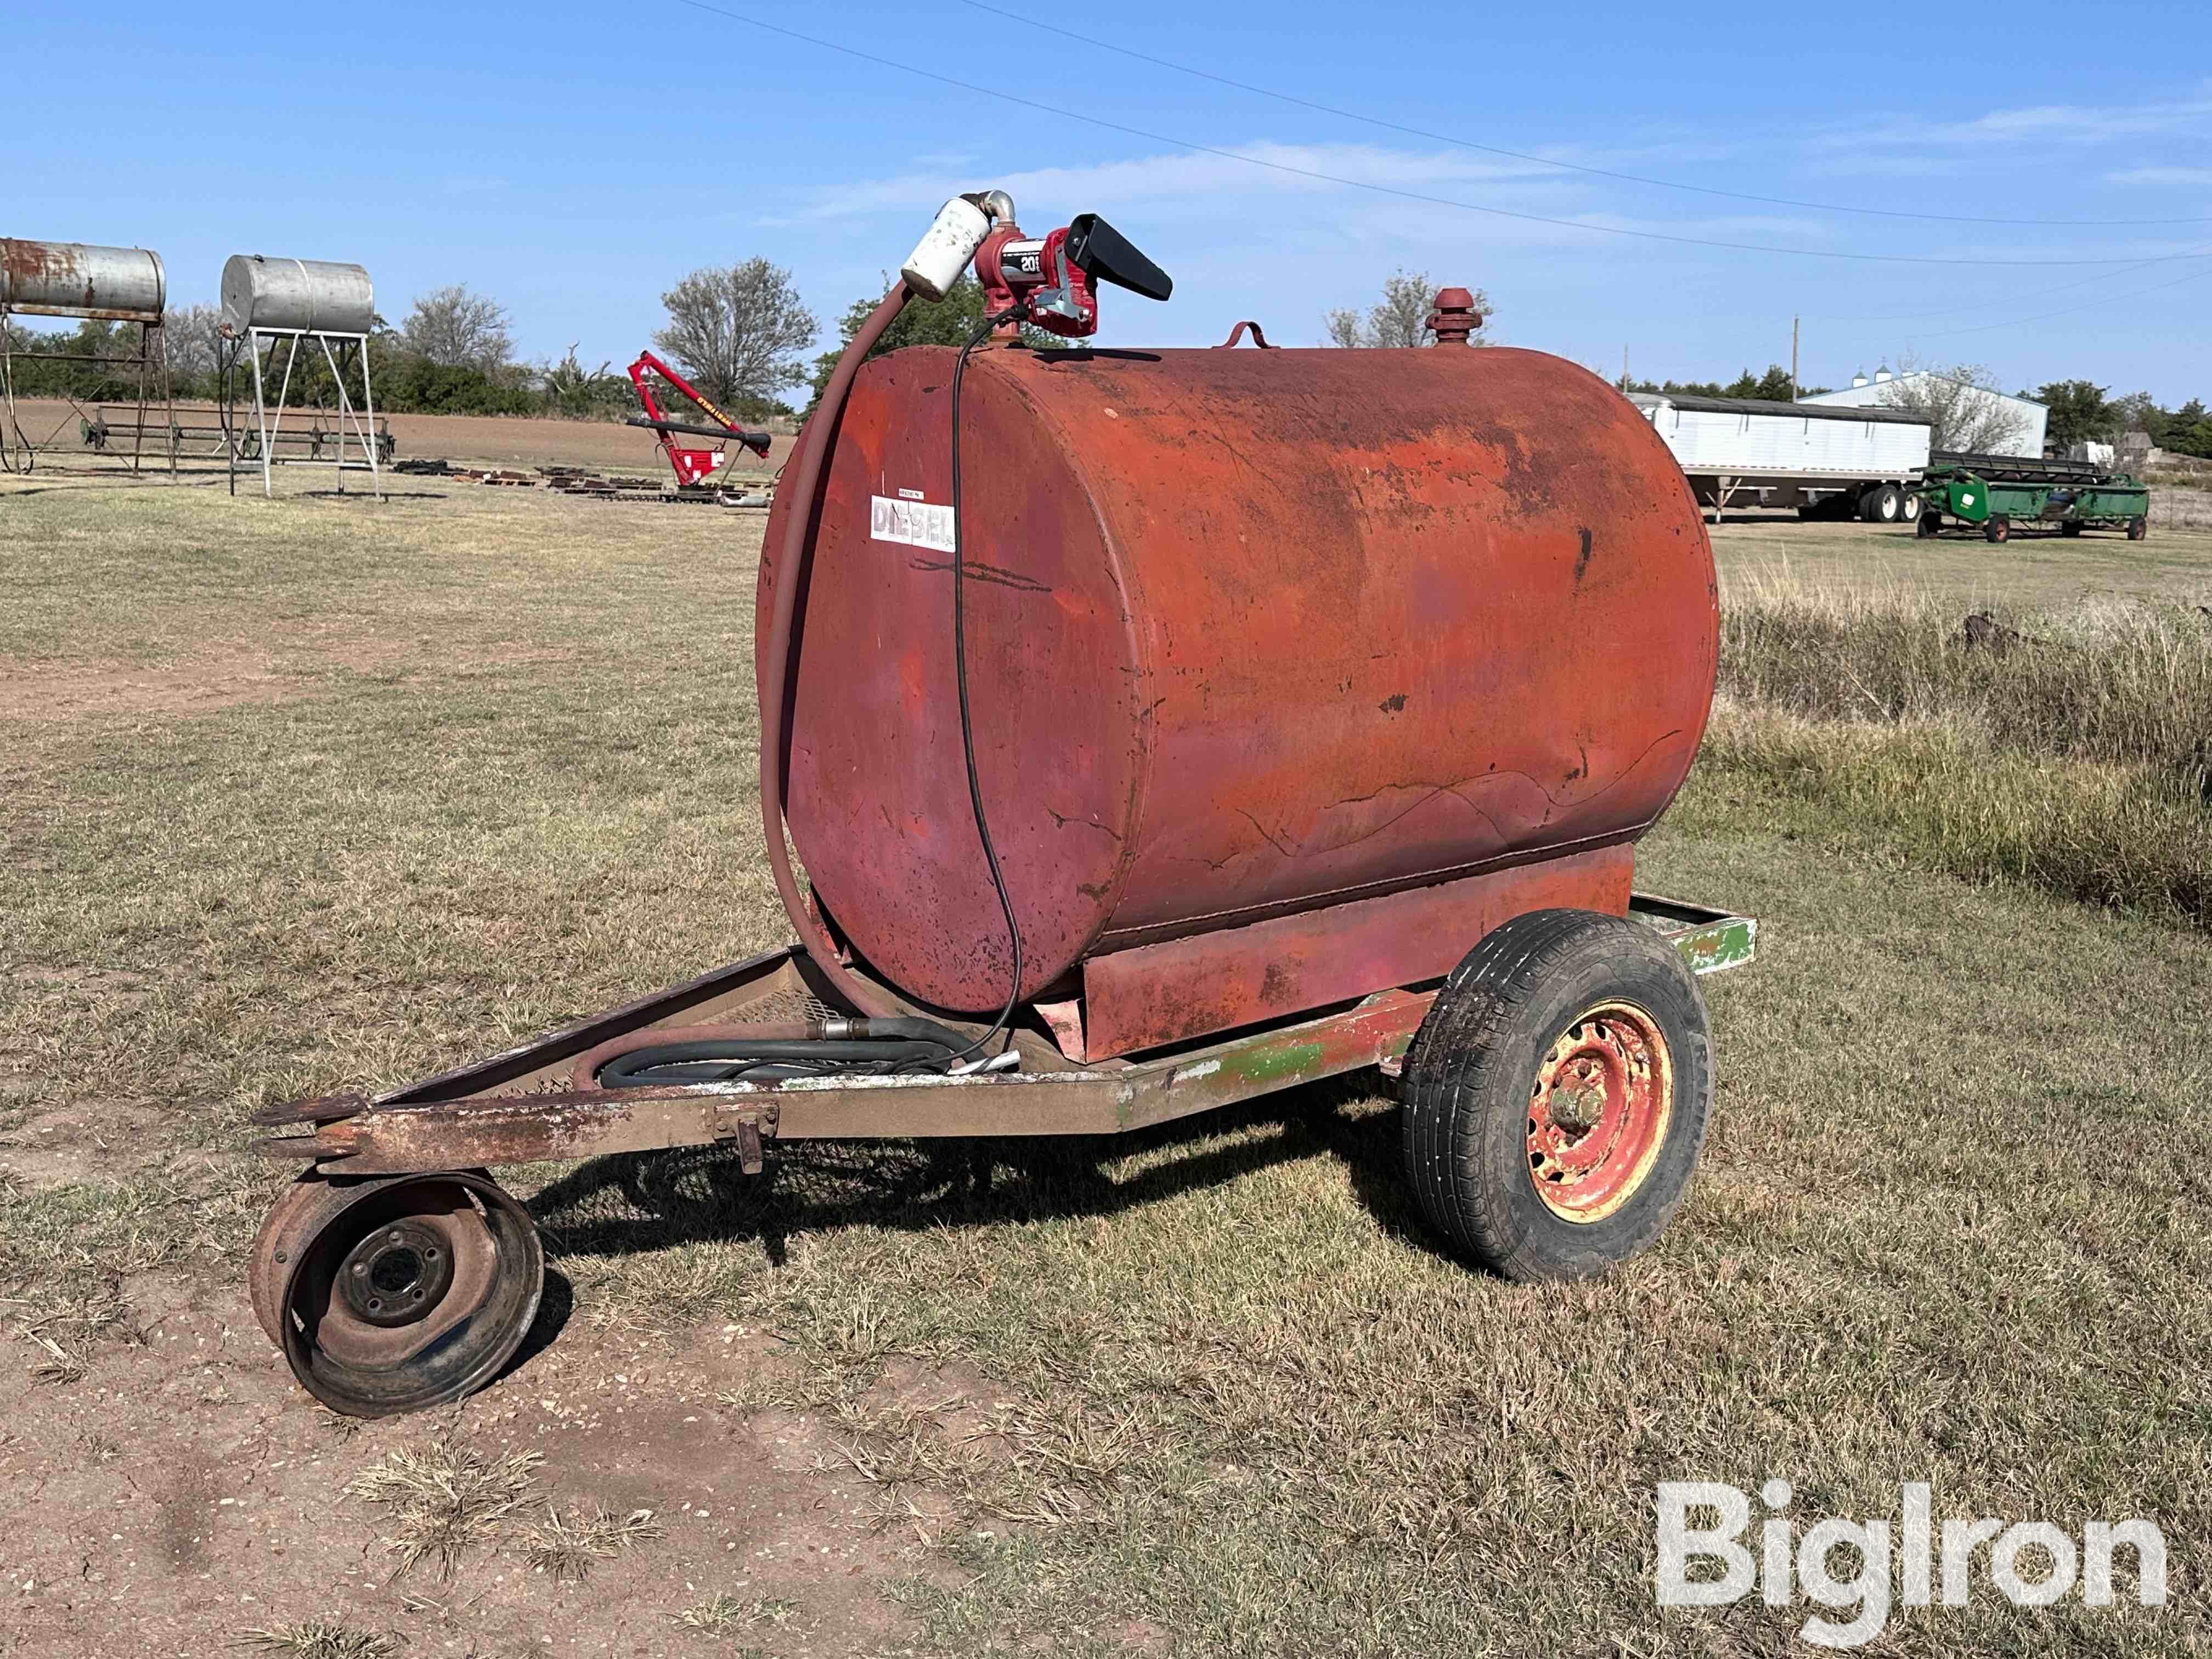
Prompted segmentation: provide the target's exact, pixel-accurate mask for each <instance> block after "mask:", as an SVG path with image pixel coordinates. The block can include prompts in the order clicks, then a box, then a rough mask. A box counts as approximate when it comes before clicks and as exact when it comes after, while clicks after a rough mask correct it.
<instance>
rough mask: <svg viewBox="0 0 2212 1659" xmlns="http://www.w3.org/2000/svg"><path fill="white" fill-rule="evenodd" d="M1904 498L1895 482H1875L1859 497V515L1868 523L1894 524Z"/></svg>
mask: <svg viewBox="0 0 2212 1659" xmlns="http://www.w3.org/2000/svg"><path fill="white" fill-rule="evenodd" d="M1904 499H1905V496H1904V492H1903V491H1902V490H1900V489H1898V487H1897V486H1896V485H1895V484H1876V485H1875V487H1874V488H1873V489H1869V490H1868V491H1867V492H1866V493H1865V494H1864V495H1861V496H1860V497H1859V517H1860V518H1861V519H1863V520H1865V521H1866V522H1867V523H1868V524H1895V523H1896V522H1897V516H1898V514H1899V513H1900V512H1901V511H1903V509H1904Z"/></svg>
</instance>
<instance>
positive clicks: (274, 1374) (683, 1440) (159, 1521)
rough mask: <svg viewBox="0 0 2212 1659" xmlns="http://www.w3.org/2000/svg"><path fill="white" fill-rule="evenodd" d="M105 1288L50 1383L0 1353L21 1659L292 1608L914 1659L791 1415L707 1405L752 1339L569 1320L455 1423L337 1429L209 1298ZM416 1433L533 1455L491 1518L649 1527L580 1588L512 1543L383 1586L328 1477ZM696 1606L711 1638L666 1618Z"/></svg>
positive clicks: (850, 1519)
mask: <svg viewBox="0 0 2212 1659" xmlns="http://www.w3.org/2000/svg"><path fill="white" fill-rule="evenodd" d="M131 1303H132V1308H133V1319H132V1320H131V1324H132V1325H133V1326H134V1327H135V1330H134V1333H133V1337H132V1339H131V1340H119V1341H114V1342H110V1343H106V1344H104V1345H100V1346H94V1348H93V1349H92V1350H91V1351H90V1352H88V1353H86V1354H85V1355H84V1356H83V1358H84V1359H85V1362H86V1364H87V1365H88V1370H87V1372H86V1374H85V1375H84V1376H82V1378H81V1379H79V1380H77V1381H76V1382H74V1383H67V1384H63V1385H56V1384H54V1383H41V1382H36V1381H33V1378H32V1372H33V1367H34V1364H35V1363H36V1362H37V1361H38V1359H39V1358H40V1352H39V1351H38V1350H36V1349H35V1348H34V1347H33V1345H32V1344H31V1343H29V1342H28V1341H27V1340H13V1341H10V1340H0V1421H4V1422H5V1423H6V1424H7V1425H8V1431H7V1432H6V1433H5V1434H4V1435H0V1484H4V1486H6V1488H7V1489H8V1491H9V1492H10V1493H11V1495H12V1501H11V1504H10V1509H11V1511H12V1512H13V1513H12V1518H13V1521H14V1523H15V1524H14V1525H13V1526H12V1527H11V1528H9V1531H8V1534H6V1536H5V1537H4V1539H0V1565H4V1568H5V1571H6V1575H7V1586H6V1597H7V1604H8V1607H9V1624H10V1626H11V1627H12V1628H13V1629H14V1630H15V1632H16V1640H17V1642H18V1643H19V1644H21V1647H22V1649H23V1650H24V1651H27V1652H72V1653H93V1652H104V1653H207V1652H213V1651H216V1650H219V1649H221V1648H222V1646H223V1645H224V1644H226V1643H228V1642H230V1641H233V1640H235V1639H236V1638H238V1637H239V1636H240V1634H241V1633H242V1632H246V1631H250V1630H254V1629H262V1628H271V1627H276V1626H284V1625H289V1624H295V1623H297V1622H300V1621H301V1620H309V1619H327V1620H334V1621H337V1622H339V1623H342V1624H343V1625H345V1626H349V1627H351V1628H355V1629H358V1630H362V1631H381V1632H391V1633H392V1634H394V1635H396V1636H398V1637H399V1638H402V1640H403V1641H404V1643H405V1644H406V1648H405V1650H406V1651H410V1652H411V1651H418V1650H420V1651H440V1650H446V1649H447V1648H452V1649H453V1650H457V1651H466V1652H473V1653H478V1654H484V1655H492V1654H501V1655H507V1654H523V1653H537V1652H543V1651H546V1650H547V1647H546V1641H547V1637H548V1633H549V1632H554V1633H556V1636H555V1638H554V1639H555V1643H556V1646H557V1648H558V1650H560V1651H562V1652H564V1653H566V1652H572V1651H573V1652H584V1653H620V1654H623V1655H640V1654H666V1655H690V1654H708V1653H714V1652H726V1651H729V1650H731V1649H732V1646H734V1647H736V1648H738V1649H743V1648H744V1647H746V1646H750V1647H752V1648H755V1649H758V1650H763V1651H765V1652H766V1653H769V1654H773V1655H779V1656H793V1659H796V1656H808V1655H816V1654H820V1655H831V1654H845V1653H850V1652H854V1651H861V1650H866V1651H874V1650H878V1648H880V1647H881V1646H883V1645H884V1644H887V1643H893V1644H898V1645H900V1646H902V1648H904V1649H906V1650H916V1649H915V1648H913V1647H912V1645H911V1644H913V1643H914V1640H915V1638H914V1634H913V1632H912V1631H911V1629H910V1623H911V1621H910V1620H909V1618H908V1615H907V1613H905V1612H904V1611H903V1610H902V1608H901V1607H899V1606H898V1605H897V1603H896V1601H893V1600H891V1599H890V1598H889V1597H888V1596H887V1595H885V1594H884V1587H885V1586H886V1585H887V1584H889V1583H891V1582H892V1581H893V1580H896V1579H897V1578H899V1577H906V1576H912V1575H921V1576H926V1577H927V1576H935V1575H936V1574H937V1573H938V1572H939V1571H941V1569H940V1568H939V1565H937V1563H936V1562H935V1560H934V1559H933V1558H932V1557H931V1556H930V1555H929V1553H927V1551H925V1550H924V1549H923V1548H922V1547H921V1545H920V1544H919V1543H917V1542H916V1541H915V1540H913V1539H912V1538H911V1537H909V1536H907V1535H904V1534H902V1533H900V1532H899V1531H897V1530H896V1529H890V1528H883V1527H881V1526H879V1525H878V1524H877V1523H876V1522H874V1521H873V1520H872V1516H871V1513H870V1510H869V1509H868V1506H867V1504H866V1502H865V1501H864V1500H865V1498H866V1492H865V1487H866V1482H864V1481H861V1480H859V1479H858V1478H856V1477H854V1475H853V1474H851V1472H850V1471H849V1470H846V1471H839V1470H837V1469H836V1468H835V1467H834V1460H833V1459H832V1458H831V1457H830V1456H829V1455H828V1454H829V1440H828V1435H827V1431H826V1430H825V1429H824V1427H823V1425H822V1424H821V1423H820V1422H819V1421H818V1420H816V1419H804V1418H784V1417H781V1416H777V1417H775V1418H774V1419H772V1420H770V1419H756V1418H755V1417H754V1416H752V1415H750V1414H748V1413H744V1412H742V1411H739V1410H736V1409H732V1408H731V1407H726V1406H725V1405H722V1404H720V1403H718V1400H717V1395H718V1394H720V1392H722V1391H725V1390H726V1389H728V1388H729V1387H730V1386H731V1384H732V1383H733V1382H735V1381H737V1380H738V1378H739V1377H740V1376H742V1374H743V1373H744V1370H746V1369H747V1368H748V1367H750V1366H753V1365H756V1364H759V1363H760V1361H761V1358H762V1354H763V1348H764V1347H765V1344H764V1343H763V1341H762V1340H761V1339H759V1338H758V1337H757V1336H750V1335H745V1334H739V1333H737V1332H734V1331H726V1332H724V1333H721V1334H720V1335H719V1336H717V1335H714V1334H708V1335H706V1336H703V1337H702V1338H700V1339H698V1340H693V1341H689V1342H686V1343H683V1344H678V1345H675V1346H670V1345H667V1344H665V1343H662V1342H660V1341H659V1340H654V1339H640V1340H635V1341H625V1340H620V1339H619V1338H617V1337H616V1336H614V1335H611V1334H600V1333H594V1332H592V1331H589V1330H584V1329H577V1328H570V1329H568V1330H567V1331H566V1332H564V1333H563V1334H562V1336H561V1340H559V1341H558V1342H557V1343H556V1344H554V1345H553V1346H550V1347H548V1348H546V1349H544V1351H543V1352H538V1353H537V1354H535V1356H534V1357H532V1358H530V1359H528V1360H526V1362H525V1363H524V1364H522V1365H521V1366H520V1367H519V1368H518V1369H517V1370H515V1371H513V1373H511V1374H510V1375H509V1376H507V1379H506V1380H505V1381H504V1382H503V1383H501V1384H499V1385H498V1386H496V1387H495V1388H494V1389H491V1390H489V1392H488V1393H486V1394H483V1395H479V1396H477V1398H476V1399H474V1400H472V1401H469V1402H468V1403H467V1404H465V1405H464V1406H462V1407H459V1408H457V1409H455V1410H453V1411H448V1412H441V1413H435V1414H434V1415H430V1416H425V1417H422V1418H415V1419H400V1420H398V1421H396V1422H385V1423H373V1424H368V1425H360V1424H356V1423H352V1422H349V1421H347V1420H344V1419H334V1418H332V1417H331V1416H330V1414H329V1413H325V1412H324V1411H323V1410H321V1408H320V1407H317V1406H316V1405H315V1404H313V1401H310V1400H308V1398H307V1396H306V1395H304V1394H303V1393H302V1392H301V1390H300V1389H298V1388H297V1387H296V1385H295V1383H293V1381H292V1378H291V1376H290V1375H289V1373H288V1372H287V1371H286V1370H285V1368H284V1365H283V1362H282V1360H281V1359H279V1358H277V1356H276V1353H275V1352H273V1351H272V1350H271V1349H270V1346H269V1344H268V1343H267V1341H266V1340H264V1338H263V1336H262V1334H261V1332H260V1330H259V1329H258V1327H257V1326H256V1325H255V1324H254V1322H253V1319H252V1315H251V1314H250V1313H249V1312H248V1311H247V1310H246V1306H245V1304H244V1300H243V1297H242V1294H241V1292H240V1288H239V1286H238V1285H236V1284H235V1283H232V1282H228V1281H222V1280H218V1279H213V1278H209V1277H204V1276H191V1275H185V1274H182V1273H157V1274H149V1275H144V1276H142V1277H141V1278H140V1279H136V1280H134V1281H133V1282H132V1284H131ZM441 1440H446V1441H451V1442H453V1443H466V1444H467V1445H469V1446H471V1448H473V1449H477V1450H478V1451H480V1452H482V1453H483V1454H485V1455H498V1454H500V1453H502V1452H507V1451H526V1452H535V1453H538V1454H541V1455H543V1457H544V1462H543V1463H542V1464H540V1465H539V1466H538V1469H537V1470H536V1472H535V1474H534V1476H533V1479H532V1485H531V1489H530V1493H529V1497H528V1498H527V1500H526V1503H525V1504H524V1506H523V1508H522V1509H521V1510H519V1511H518V1513H517V1516H516V1519H517V1522H518V1523H520V1522H526V1521H529V1520H532V1519H536V1520H541V1521H542V1519H543V1517H544V1514H545V1512H546V1509H547V1506H549V1505H550V1506H551V1507H552V1508H553V1509H555V1510H559V1511H560V1512H562V1513H563V1514H568V1515H574V1514H577V1513H580V1512H585V1511H589V1510H596V1509H598V1508H599V1507H604V1508H605V1509H607V1510H615V1511H617V1512H622V1511H628V1510H639V1509H646V1510H652V1511H653V1521H654V1522H656V1523H657V1524H658V1527H659V1529H660V1531H659V1536H658V1537H653V1538H651V1539H649V1540H648V1541H642V1542H641V1543H639V1544H638V1545H637V1546H636V1547H634V1548H629V1549H625V1550H623V1552H621V1553H619V1554H617V1555H616V1556H614V1557H612V1558H611V1559H605V1560H601V1561H598V1562H595V1563H594V1564H592V1566H591V1567H590V1570H589V1571H588V1572H587V1573H586V1576H585V1577H582V1578H581V1579H580V1581H564V1580H563V1579H562V1578H561V1577H559V1576H558V1575H556V1574H554V1573H549V1572H547V1571H543V1570H542V1569H540V1568H538V1567H533V1566H532V1564H531V1561H530V1558H529V1556H528V1554H527V1552H526V1550H525V1549H524V1548H523V1547H521V1544H520V1538H519V1534H518V1536H513V1537H505V1538H501V1539H497V1540H492V1541H488V1542H487V1543H486V1544H485V1545H484V1546H483V1547H481V1548H479V1549H478V1550H477V1551H476V1552H475V1553H472V1554H471V1556H470V1557H469V1558H468V1559H465V1560H464V1561H463V1562H462V1564H461V1565H460V1566H459V1570H458V1571H456V1572H455V1573H454V1574H453V1577H450V1578H447V1577H442V1576H441V1574H440V1572H439V1571H437V1570H436V1568H435V1566H433V1565H429V1564H427V1563H426V1564H424V1565H418V1566H417V1567H416V1568H415V1569H414V1570H413V1571H410V1572H407V1573H405V1574H404V1575H402V1576H399V1577H394V1576H393V1573H392V1563H393V1558H392V1555H391V1554H390V1553H389V1552H387V1550H386V1548H385V1547H384V1544H383V1542H382V1538H381V1534H382V1532H383V1531H384V1530H386V1529H388V1527H389V1524H390V1522H389V1519H388V1516H386V1514H385V1513H384V1512H383V1511H381V1510H380V1509H379V1508H378V1507H377V1506H376V1505H374V1504H368V1503H366V1502H364V1501H362V1499H360V1498H349V1497H346V1496H345V1495H344V1489H345V1486H346V1485H347V1483H348V1482H349V1480H352V1479H353V1478H354V1477H355V1476H356V1475H357V1474H360V1473H361V1472H362V1471H363V1470H364V1469H367V1468H370V1467H372V1466H374V1465H375V1464H377V1463H379V1462H382V1461H383V1460H385V1459H386V1458H387V1457H389V1456H390V1455H392V1454H393V1453H394V1452H398V1451H403V1450H405V1449H421V1448H422V1447H424V1446H426V1445H428V1444H429V1443H434V1442H437V1441H441ZM718 1598H719V1601H718ZM709 1606H719V1608H720V1613H719V1614H718V1615H717V1616H716V1617H715V1618H714V1619H713V1620H708V1623H710V1624H711V1625H712V1626H713V1627H712V1628H708V1629H702V1628H699V1627H698V1621H697V1620H695V1621H694V1622H693V1623H690V1624H687V1623H685V1622H684V1620H683V1615H684V1613H685V1612H686V1611H687V1610H690V1609H698V1608H702V1607H709Z"/></svg>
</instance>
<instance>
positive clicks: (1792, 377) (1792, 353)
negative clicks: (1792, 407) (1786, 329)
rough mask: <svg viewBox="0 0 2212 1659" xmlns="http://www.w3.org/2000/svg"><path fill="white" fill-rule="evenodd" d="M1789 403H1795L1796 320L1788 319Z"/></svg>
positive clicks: (1793, 318)
mask: <svg viewBox="0 0 2212 1659" xmlns="http://www.w3.org/2000/svg"><path fill="white" fill-rule="evenodd" d="M1796 401H1797V319H1796V318H1795V317H1792V318H1791V319H1790V402H1791V403H1793V404H1794V403H1796Z"/></svg>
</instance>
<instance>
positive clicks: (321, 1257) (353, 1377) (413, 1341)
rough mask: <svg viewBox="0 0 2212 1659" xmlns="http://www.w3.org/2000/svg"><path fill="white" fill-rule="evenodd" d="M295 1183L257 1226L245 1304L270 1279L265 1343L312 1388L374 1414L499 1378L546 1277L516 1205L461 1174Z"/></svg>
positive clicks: (432, 1401) (484, 1182)
mask: <svg viewBox="0 0 2212 1659" xmlns="http://www.w3.org/2000/svg"><path fill="white" fill-rule="evenodd" d="M301 1188H303V1189H304V1190H301V1189H295V1193H294V1194H287V1199H286V1201H285V1202H283V1203H281V1204H280V1205H279V1206H278V1209H279V1211H280V1212H285V1213H284V1218H283V1224H281V1225H275V1226H273V1227H270V1228H264V1240H265V1242H266V1247H267V1249H268V1250H269V1253H270V1260H269V1261H267V1262H266V1263H265V1264H264V1263H262V1262H259V1261H257V1263H256V1267H257V1270H258V1271H257V1274H256V1291H257V1295H256V1297H255V1303H256V1308H255V1311H256V1312H257V1313H260V1312H262V1311H263V1303H264V1297H266V1295H267V1293H266V1291H263V1290H262V1288H261V1285H262V1279H263V1278H264V1273H265V1276H266V1278H267V1279H270V1280H272V1281H274V1283H275V1284H276V1285H281V1287H282V1288H281V1290H279V1291H277V1292H276V1295H275V1296H274V1297H268V1300H269V1301H270V1303H272V1304H273V1305H272V1306H270V1307H269V1309H268V1312H269V1313H270V1314H272V1315H273V1316H274V1317H275V1322H276V1327H277V1328H276V1332H275V1333H274V1334H275V1336H276V1340H277V1344H278V1346H280V1347H282V1348H283V1351H284V1357H285V1358H286V1360H287V1361H288V1362H289V1364H290V1365H291V1368H292V1374H293V1375H294V1376H295V1377H297V1378H298V1379H299V1381H300V1383H301V1385H302V1386H303V1387H305V1388H306V1389H307V1391H308V1392H309V1393H310V1394H313V1395H314V1396H315V1397H316V1398H317V1399H318V1400H319V1401H322V1402H323V1403H324V1404H325V1405H326V1406H328V1407H331V1409H332V1410H334V1411H338V1412H343V1413H347V1414H349V1415H351V1416H356V1417H381V1416H386V1415H388V1414H391V1413H397V1412H407V1411H417V1410H420V1409H422V1407H426V1406H432V1405H436V1404H439V1403H441V1401H448V1400H458V1399H459V1398H461V1397H462V1396H463V1395H467V1394H471V1393H472V1392H474V1391H475V1390H476V1389H479V1388H481V1387H483V1385H484V1384H485V1383H489V1382H490V1381H491V1380H492V1378H493V1377H495V1376H497V1375H498V1373H499V1370H500V1369H501V1366H503V1365H504V1364H506V1363H507V1360H508V1358H511V1357H512V1356H513V1352H514V1351H515V1350H516V1349H517V1348H518V1347H520V1346H521V1343H522V1340H523V1338H524V1336H525V1335H526V1334H527V1333H528V1331H529V1328H530V1322H531V1321H532V1318H533V1317H535V1316H536V1314H537V1311H538V1298H539V1297H540V1295H541V1294H542V1292H543V1290H544V1273H545V1269H544V1252H543V1249H542V1248H541V1247H540V1245H539V1243H538V1233H537V1229H536V1227H535V1226H534V1225H533V1224H532V1221H531V1219H530V1217H529V1214H528V1212H526V1211H525V1210H524V1209H523V1207H522V1206H521V1205H520V1204H519V1203H518V1202H516V1200H514V1199H513V1197H512V1196H511V1195H509V1194H507V1193H506V1192H504V1191H502V1190H501V1188H500V1187H499V1185H498V1184H497V1183H496V1182H494V1181H492V1180H491V1179H490V1178H489V1177H488V1176H483V1175H479V1174H474V1173H469V1172H459V1171H456V1172H450V1173H446V1174H440V1175H425V1176H398V1177H396V1178H393V1179H391V1180H386V1181H368V1182H353V1183H340V1182H319V1181H318V1182H303V1183H301ZM270 1219H271V1222H272V1223H276V1221H277V1217H276V1215H272V1216H271V1218H270ZM280 1252H281V1254H280Z"/></svg>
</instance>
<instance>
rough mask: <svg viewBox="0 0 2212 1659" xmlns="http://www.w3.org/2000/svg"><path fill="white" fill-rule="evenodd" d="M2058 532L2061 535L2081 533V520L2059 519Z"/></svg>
mask: <svg viewBox="0 0 2212 1659" xmlns="http://www.w3.org/2000/svg"><path fill="white" fill-rule="evenodd" d="M2058 533H2059V534H2060V535H2062V536H2078V535H2080V534H2081V520H2079V519H2066V520H2061V521H2060V523H2059V526H2058Z"/></svg>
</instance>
